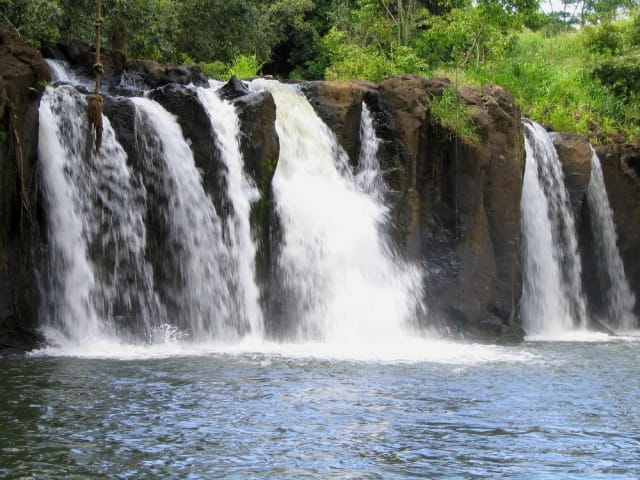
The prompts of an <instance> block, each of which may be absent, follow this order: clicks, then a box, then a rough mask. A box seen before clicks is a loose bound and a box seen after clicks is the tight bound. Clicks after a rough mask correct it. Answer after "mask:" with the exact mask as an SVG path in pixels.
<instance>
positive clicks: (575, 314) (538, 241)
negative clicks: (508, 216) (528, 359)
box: [521, 120, 587, 337]
mask: <svg viewBox="0 0 640 480" xmlns="http://www.w3.org/2000/svg"><path fill="white" fill-rule="evenodd" d="M523 127H524V132H525V150H526V168H525V174H524V184H523V190H522V200H521V211H522V231H523V258H524V267H523V275H524V285H523V294H522V315H523V318H524V326H525V330H526V331H527V334H528V335H529V337H535V336H545V337H554V336H562V335H564V334H566V333H567V332H571V331H573V330H576V329H585V328H586V322H587V315H586V305H585V300H584V295H583V293H582V284H581V278H580V277H581V266H580V257H579V254H578V242H577V239H576V233H575V222H574V219H573V214H572V212H571V207H570V204H569V200H568V196H567V193H566V189H565V186H564V180H563V173H562V167H561V164H560V160H559V158H558V154H557V153H556V150H555V147H554V145H553V142H552V140H551V138H550V136H549V134H548V133H547V132H546V131H545V130H544V128H542V127H541V126H540V125H538V124H537V123H535V122H531V121H529V120H524V121H523Z"/></svg>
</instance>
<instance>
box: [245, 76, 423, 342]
mask: <svg viewBox="0 0 640 480" xmlns="http://www.w3.org/2000/svg"><path fill="white" fill-rule="evenodd" d="M251 88H252V89H254V90H259V91H263V90H268V91H270V92H271V93H272V95H273V97H274V99H275V102H276V108H277V120H276V129H277V133H278V136H279V138H280V158H279V160H278V167H277V169H276V172H275V175H274V178H273V183H272V188H273V192H274V197H275V203H276V209H277V213H278V216H279V218H280V221H281V223H282V230H283V233H282V235H283V239H282V245H281V247H280V252H279V258H278V268H279V269H280V274H281V283H282V285H281V288H282V289H283V291H284V292H285V293H284V295H285V296H287V297H288V299H289V306H290V308H291V309H293V310H294V312H293V316H294V320H295V323H294V325H293V326H292V330H293V337H294V338H295V339H297V340H320V341H324V342H327V343H330V344H340V343H342V344H348V345H352V344H353V343H354V342H357V343H358V344H359V345H360V346H363V345H365V344H370V345H372V344H376V345H381V346H384V345H385V344H388V343H391V342H392V341H393V340H394V339H397V338H407V336H408V332H409V329H408V325H409V323H410V322H411V320H412V319H413V318H414V315H415V312H416V309H417V308H418V307H419V303H420V302H419V300H418V298H419V295H420V288H421V285H420V279H419V275H418V274H417V272H416V271H415V270H414V269H412V268H411V267H409V266H407V265H405V264H403V262H401V261H400V260H399V259H398V258H397V257H396V256H395V255H394V253H393V252H392V251H391V249H390V248H389V246H388V244H387V242H386V241H385V238H384V235H383V234H382V233H381V224H382V222H383V221H384V219H385V213H386V211H385V208H384V207H383V205H382V204H381V203H380V202H379V201H377V200H376V199H375V198H374V197H375V196H374V195H370V194H368V193H364V192H362V191H361V190H360V189H359V188H358V185H357V182H356V179H355V177H354V176H353V175H351V174H350V173H349V168H348V164H347V161H346V155H345V154H344V152H343V151H342V150H341V148H340V147H339V146H338V144H337V142H336V140H335V137H334V135H333V134H332V133H331V132H330V130H329V129H328V128H327V126H326V125H325V124H324V123H323V122H322V121H321V120H320V119H319V118H318V116H317V115H316V113H315V112H314V110H313V108H312V107H311V105H310V104H309V102H308V101H307V100H306V98H305V97H304V96H303V95H302V94H300V93H299V92H298V91H296V90H295V88H292V87H290V86H285V85H282V84H279V83H277V82H274V81H267V80H255V81H253V82H252V83H251ZM365 143H366V142H365Z"/></svg>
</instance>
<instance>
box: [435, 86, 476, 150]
mask: <svg viewBox="0 0 640 480" xmlns="http://www.w3.org/2000/svg"><path fill="white" fill-rule="evenodd" d="M429 107H430V111H431V114H432V115H433V117H434V118H435V119H437V120H438V122H439V123H440V124H441V125H442V126H443V127H445V128H446V129H448V130H449V131H450V132H451V133H452V134H455V136H456V137H457V138H459V139H460V140H461V141H462V142H463V143H466V144H468V145H473V144H475V143H477V142H478V141H479V136H478V132H477V131H476V128H475V124H474V109H473V107H470V106H468V105H464V104H463V103H462V101H461V100H460V95H459V94H458V91H457V90H456V89H455V88H446V89H444V90H443V91H442V94H441V95H440V96H432V97H431V99H430V100H429Z"/></svg>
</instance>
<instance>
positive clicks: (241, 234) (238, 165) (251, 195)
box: [198, 85, 263, 337]
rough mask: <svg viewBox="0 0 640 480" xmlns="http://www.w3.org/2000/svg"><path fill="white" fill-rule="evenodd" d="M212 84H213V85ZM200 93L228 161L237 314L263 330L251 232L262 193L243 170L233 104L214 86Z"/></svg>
mask: <svg viewBox="0 0 640 480" xmlns="http://www.w3.org/2000/svg"><path fill="white" fill-rule="evenodd" d="M212 87H213V85H212ZM198 97H199V98H200V101H201V103H202V104H203V105H204V107H205V109H206V110H207V112H208V113H209V118H210V119H211V123H212V125H213V129H214V132H215V134H216V135H215V136H216V144H217V146H218V149H219V150H220V154H221V157H222V160H223V162H224V163H225V165H226V167H227V170H226V180H227V194H228V196H229V201H230V202H231V205H232V207H233V208H232V210H233V211H232V212H231V213H230V218H228V219H227V221H226V222H225V228H226V229H227V232H226V233H227V238H228V239H229V240H228V243H229V250H230V252H229V253H230V258H231V259H232V262H233V271H232V272H227V275H228V276H231V275H233V276H234V277H235V282H234V283H235V284H236V286H237V287H236V288H237V290H238V291H239V295H240V296H241V298H240V299H239V301H238V305H237V307H238V308H239V312H238V315H240V316H241V317H243V318H246V319H247V322H248V324H249V326H250V329H251V332H252V333H253V334H254V335H256V336H258V337H261V336H262V334H263V320H262V310H261V309H260V303H259V300H260V292H259V290H258V286H257V284H256V274H255V257H256V244H255V240H254V238H253V236H252V233H251V205H252V203H254V202H255V201H257V200H259V198H260V193H259V192H258V189H257V188H256V187H255V185H254V184H253V182H252V181H251V180H250V179H249V178H248V177H247V176H246V175H245V173H244V161H243V159H242V154H241V152H240V121H239V119H238V115H237V112H236V110H235V107H234V106H233V104H231V103H230V102H228V101H226V100H222V99H221V98H220V97H219V96H218V95H217V94H216V92H215V91H214V90H213V88H209V89H204V88H199V89H198Z"/></svg>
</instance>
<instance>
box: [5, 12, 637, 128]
mask: <svg viewBox="0 0 640 480" xmlns="http://www.w3.org/2000/svg"><path fill="white" fill-rule="evenodd" d="M540 2H542V3H540ZM102 4H103V11H104V17H105V24H104V26H103V32H104V38H103V41H104V44H105V45H106V46H107V47H110V48H113V49H116V50H120V51H122V52H124V53H125V54H126V55H127V56H128V57H130V58H147V59H153V60H158V61H167V62H176V63H200V64H201V65H202V67H203V70H204V71H205V72H206V73H208V74H209V75H211V76H218V77H225V76H227V75H229V74H230V73H237V74H240V75H254V74H256V73H258V72H259V71H261V72H262V73H265V74H266V73H268V74H271V75H274V76H278V77H281V78H299V79H344V80H348V79H354V78H360V79H369V80H380V79H382V78H384V77H386V76H390V75H398V74H405V73H418V74H422V75H425V76H426V75H436V74H437V75H448V76H450V77H455V78H456V79H462V80H463V81H465V82H467V83H477V84H481V83H486V82H491V83H498V84H502V85H504V86H506V87H507V88H509V89H510V90H511V91H512V92H513V93H514V95H515V96H516V98H517V99H518V101H519V102H520V103H521V105H522V106H523V110H524V111H525V114H527V115H530V116H532V118H534V119H535V120H538V121H543V122H549V123H555V124H559V123H562V126H563V128H565V129H566V130H567V131H573V132H575V133H583V134H591V132H592V130H594V128H591V127H589V125H594V124H595V125H597V127H598V128H595V130H597V131H613V130H615V129H617V128H624V129H625V130H627V131H629V132H633V133H640V120H639V119H638V114H637V113H634V112H635V110H636V109H635V107H634V105H635V103H634V102H637V100H638V94H637V93H636V91H637V90H638V88H637V79H638V78H639V76H640V60H638V58H639V55H640V40H638V39H640V20H639V19H640V14H638V6H639V4H640V0H102ZM94 9H95V0H0V22H2V23H6V24H8V25H10V26H11V27H12V28H13V29H14V30H15V31H16V32H17V33H18V34H19V35H20V36H21V37H22V38H23V39H24V40H26V41H27V42H29V43H31V44H33V45H34V46H45V45H50V44H55V43H58V42H60V43H64V44H69V43H72V42H85V43H92V41H93V34H94V33H93V17H94V15H95V12H94ZM634 82H635V83H634Z"/></svg>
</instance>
